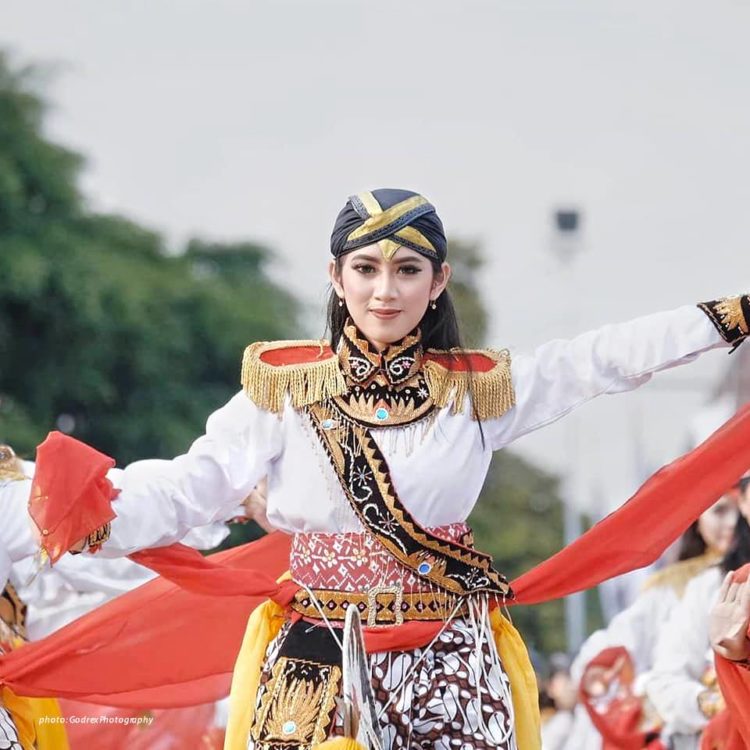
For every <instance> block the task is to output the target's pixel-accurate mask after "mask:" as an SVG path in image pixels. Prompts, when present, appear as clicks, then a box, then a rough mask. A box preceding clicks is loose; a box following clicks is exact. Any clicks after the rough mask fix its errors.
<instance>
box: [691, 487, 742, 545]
mask: <svg viewBox="0 0 750 750" xmlns="http://www.w3.org/2000/svg"><path fill="white" fill-rule="evenodd" d="M738 514H739V511H738V509H737V503H736V502H735V501H734V500H733V499H732V497H731V496H729V495H724V497H722V498H721V499H720V500H719V501H718V502H716V503H714V504H713V505H712V506H711V507H710V508H709V509H708V510H707V511H704V512H703V513H702V514H701V516H700V518H698V532H699V533H700V535H701V536H702V537H703V541H704V542H705V543H706V547H708V549H709V550H711V551H712V552H716V553H718V554H721V555H723V554H724V553H725V552H726V551H727V550H728V549H729V545H730V544H731V543H732V537H733V536H734V527H735V526H736V525H737V516H738Z"/></svg>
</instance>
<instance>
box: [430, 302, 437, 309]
mask: <svg viewBox="0 0 750 750" xmlns="http://www.w3.org/2000/svg"><path fill="white" fill-rule="evenodd" d="M430 307H431V308H432V309H433V310H437V301H436V300H432V302H431V303H430Z"/></svg>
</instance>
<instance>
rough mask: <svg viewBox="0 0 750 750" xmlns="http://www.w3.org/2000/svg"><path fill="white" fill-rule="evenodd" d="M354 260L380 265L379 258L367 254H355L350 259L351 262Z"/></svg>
mask: <svg viewBox="0 0 750 750" xmlns="http://www.w3.org/2000/svg"><path fill="white" fill-rule="evenodd" d="M356 260H366V261H368V262H369V263H380V260H381V258H379V257H378V256H377V255H370V254H369V253H357V255H354V256H353V257H352V262H354V261H356Z"/></svg>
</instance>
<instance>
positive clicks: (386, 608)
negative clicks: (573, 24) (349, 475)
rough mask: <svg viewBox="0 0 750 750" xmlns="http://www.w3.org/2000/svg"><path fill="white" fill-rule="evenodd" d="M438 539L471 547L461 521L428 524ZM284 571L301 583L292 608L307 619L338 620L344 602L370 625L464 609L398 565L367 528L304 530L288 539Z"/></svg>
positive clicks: (470, 537)
mask: <svg viewBox="0 0 750 750" xmlns="http://www.w3.org/2000/svg"><path fill="white" fill-rule="evenodd" d="M429 531H430V533H432V534H434V535H435V536H436V537H439V538H440V539H444V540H446V541H449V542H454V543H457V544H461V545H463V546H465V547H471V546H472V545H473V535H472V532H471V529H470V528H469V527H468V526H467V525H466V524H465V523H453V524H449V525H446V526H438V527H434V528H431V529H430V530H429ZM290 572H291V575H292V578H293V579H294V581H295V582H297V583H299V584H300V585H301V586H302V589H301V590H300V591H299V593H298V594H297V596H296V597H295V600H294V602H293V603H292V609H293V610H294V611H296V612H298V613H299V614H301V615H303V616H305V617H308V618H313V619H322V618H323V617H325V619H327V620H331V621H333V622H340V621H343V619H344V617H345V616H346V610H347V608H348V607H349V606H355V607H357V609H358V610H359V613H360V617H361V618H362V621H363V622H364V623H365V624H367V625H369V626H370V627H373V626H376V625H399V624H401V623H402V622H405V621H409V620H423V621H437V620H443V621H445V620H448V619H450V617H451V616H456V615H460V614H463V613H464V609H465V606H464V604H465V602H463V601H462V598H461V597H460V596H455V595H452V594H449V593H448V592H446V591H444V590H442V589H440V588H439V587H437V586H434V585H432V584H431V583H430V582H429V581H427V580H425V579H424V578H422V577H421V576H419V575H417V574H416V573H415V572H414V571H412V570H411V569H409V568H407V567H406V566H404V565H401V564H400V563H399V562H398V561H397V560H395V559H394V558H393V556H392V555H390V554H389V553H388V552H387V551H386V550H385V549H384V548H383V546H382V545H381V544H380V543H379V542H378V540H377V539H375V538H374V537H373V535H372V534H370V533H368V532H361V533H356V532H355V533H306V534H295V535H294V536H293V537H292V549H291V555H290Z"/></svg>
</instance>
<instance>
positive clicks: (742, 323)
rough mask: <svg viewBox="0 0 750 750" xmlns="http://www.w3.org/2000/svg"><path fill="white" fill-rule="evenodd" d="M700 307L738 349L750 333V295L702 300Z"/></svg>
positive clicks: (724, 336)
mask: <svg viewBox="0 0 750 750" xmlns="http://www.w3.org/2000/svg"><path fill="white" fill-rule="evenodd" d="M698 307H699V308H700V309H701V310H703V312H704V313H706V315H708V317H709V320H710V321H711V322H712V323H713V324H714V327H715V328H716V330H717V331H718V332H719V334H720V335H721V337H722V338H723V339H724V341H726V342H727V343H728V344H732V345H733V348H735V349H736V348H737V347H738V346H739V345H740V344H741V343H742V342H743V341H744V340H745V339H746V338H747V337H748V335H750V295H748V294H744V295H742V296H739V297H724V298H723V299H718V300H713V301H711V302H701V303H700V304H699V305H698Z"/></svg>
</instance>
